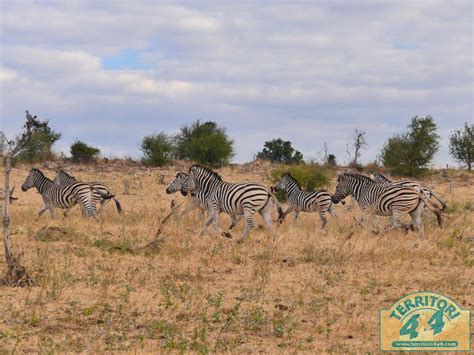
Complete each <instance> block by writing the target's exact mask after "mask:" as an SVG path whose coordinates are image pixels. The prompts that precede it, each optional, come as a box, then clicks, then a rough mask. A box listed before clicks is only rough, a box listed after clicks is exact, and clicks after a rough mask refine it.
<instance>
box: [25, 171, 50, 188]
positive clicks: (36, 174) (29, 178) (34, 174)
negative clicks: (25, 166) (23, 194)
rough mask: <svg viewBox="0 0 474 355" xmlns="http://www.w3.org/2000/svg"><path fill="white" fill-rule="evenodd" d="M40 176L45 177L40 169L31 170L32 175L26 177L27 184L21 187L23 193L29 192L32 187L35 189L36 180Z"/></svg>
mask: <svg viewBox="0 0 474 355" xmlns="http://www.w3.org/2000/svg"><path fill="white" fill-rule="evenodd" d="M40 176H44V175H43V173H42V172H41V171H40V170H39V169H35V168H33V169H31V170H30V173H29V174H28V176H27V177H26V180H25V182H24V183H23V185H21V191H28V190H29V189H31V188H32V187H35V185H36V180H37V179H38V177H40Z"/></svg>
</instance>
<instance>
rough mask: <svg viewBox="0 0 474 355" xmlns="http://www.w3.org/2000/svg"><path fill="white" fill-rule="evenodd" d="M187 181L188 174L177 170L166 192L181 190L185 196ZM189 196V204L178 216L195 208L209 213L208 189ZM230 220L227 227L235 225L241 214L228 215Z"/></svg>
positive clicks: (186, 193)
mask: <svg viewBox="0 0 474 355" xmlns="http://www.w3.org/2000/svg"><path fill="white" fill-rule="evenodd" d="M188 181H189V174H187V173H185V172H179V173H177V174H176V177H175V179H174V180H173V182H172V183H171V184H170V185H168V187H167V188H166V193H167V194H172V193H175V192H178V191H179V192H181V194H182V195H183V196H187V195H188V194H189V191H188V190H189V189H188ZM189 198H190V200H191V205H190V206H188V208H186V209H185V210H184V211H183V213H181V215H180V217H182V216H184V215H185V214H187V213H189V212H190V211H192V210H193V209H195V208H198V209H200V210H201V211H202V212H203V213H204V212H208V213H211V203H210V201H211V199H210V198H209V190H206V191H202V190H199V191H197V192H193V193H191V194H189ZM230 217H231V219H232V222H231V224H230V226H229V229H232V228H234V227H235V225H236V224H237V223H238V221H239V220H240V219H241V215H237V216H236V215H233V214H231V215H230Z"/></svg>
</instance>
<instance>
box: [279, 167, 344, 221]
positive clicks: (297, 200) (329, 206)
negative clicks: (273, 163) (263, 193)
mask: <svg viewBox="0 0 474 355" xmlns="http://www.w3.org/2000/svg"><path fill="white" fill-rule="evenodd" d="M274 189H275V191H284V192H285V194H286V198H287V200H288V204H289V205H290V206H289V207H288V209H287V210H286V211H285V212H284V213H283V216H282V219H284V218H285V217H286V215H288V214H289V213H291V212H295V219H294V220H295V221H296V219H297V218H298V215H299V213H300V212H319V217H320V218H321V222H322V227H323V228H324V227H325V226H326V224H327V219H326V216H325V214H326V212H329V213H330V214H331V215H332V216H333V217H334V219H336V218H337V217H336V213H335V211H334V205H333V203H332V195H331V193H330V192H328V191H327V190H317V191H304V190H302V189H301V186H300V184H299V183H298V181H296V179H295V178H294V177H293V176H291V174H289V173H285V174H283V176H282V178H281V179H280V181H279V182H278V183H277V184H276V185H275V187H274Z"/></svg>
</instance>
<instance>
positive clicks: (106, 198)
mask: <svg viewBox="0 0 474 355" xmlns="http://www.w3.org/2000/svg"><path fill="white" fill-rule="evenodd" d="M92 190H94V191H95V192H97V193H98V194H99V195H100V197H102V198H103V199H104V200H110V199H111V198H114V197H115V195H112V194H109V193H106V194H104V193H102V192H100V191H99V190H97V189H96V188H95V187H92V186H91V191H92Z"/></svg>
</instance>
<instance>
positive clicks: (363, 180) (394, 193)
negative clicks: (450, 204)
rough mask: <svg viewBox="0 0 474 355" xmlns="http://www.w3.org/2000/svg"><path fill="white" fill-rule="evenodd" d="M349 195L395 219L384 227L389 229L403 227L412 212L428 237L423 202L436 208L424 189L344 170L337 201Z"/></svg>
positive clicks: (370, 209)
mask: <svg viewBox="0 0 474 355" xmlns="http://www.w3.org/2000/svg"><path fill="white" fill-rule="evenodd" d="M347 196H352V197H354V198H355V200H356V201H357V204H358V205H359V207H360V208H361V209H362V210H363V211H367V212H369V213H371V214H375V215H378V216H390V217H391V221H390V223H389V225H388V226H387V227H386V228H385V229H384V231H385V232H386V231H388V230H391V229H394V228H399V227H401V226H402V223H401V218H402V217H403V215H404V214H405V213H408V214H409V215H410V217H411V219H412V221H413V224H414V226H415V228H416V229H418V231H419V232H420V235H421V237H424V226H423V223H422V221H421V216H420V214H421V210H422V209H423V203H422V202H424V203H425V204H426V206H428V208H429V209H430V210H433V209H434V207H433V206H432V205H431V203H430V201H429V200H427V199H426V197H425V196H424V194H423V193H422V192H421V191H420V190H416V189H415V188H412V187H410V186H402V185H397V184H391V185H383V184H379V183H376V182H375V181H374V180H372V179H371V178H370V177H368V176H365V175H360V174H352V173H344V174H341V175H339V176H338V178H337V186H336V192H335V193H334V195H333V202H334V203H338V202H339V201H341V200H342V199H344V198H345V197H347Z"/></svg>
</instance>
